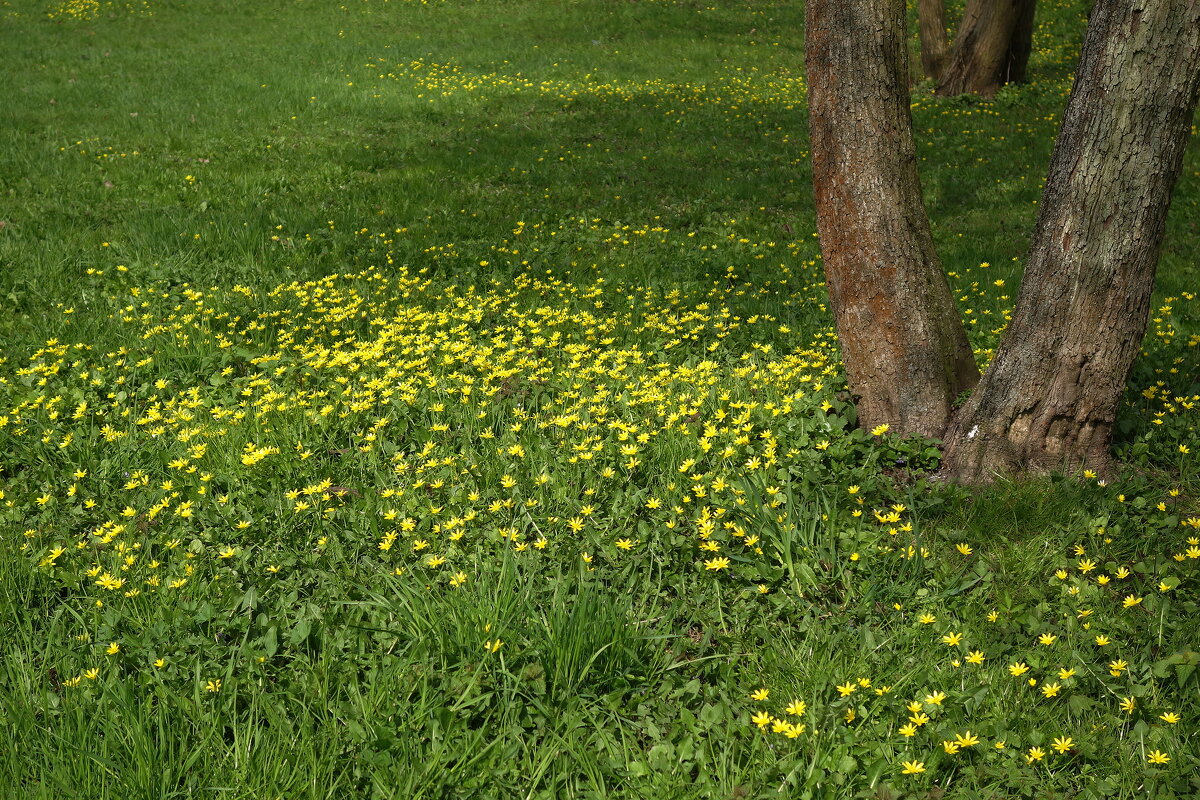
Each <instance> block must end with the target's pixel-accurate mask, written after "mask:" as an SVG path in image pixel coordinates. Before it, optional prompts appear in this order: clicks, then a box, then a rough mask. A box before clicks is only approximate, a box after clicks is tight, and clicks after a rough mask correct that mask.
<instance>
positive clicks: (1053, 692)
mask: <svg viewBox="0 0 1200 800" xmlns="http://www.w3.org/2000/svg"><path fill="white" fill-rule="evenodd" d="M1060 689H1062V686H1061V685H1059V684H1057V683H1047V684H1044V685H1043V686H1042V694H1043V695H1045V696H1046V697H1047V698H1049V697H1056V696H1058V692H1059V690H1060Z"/></svg>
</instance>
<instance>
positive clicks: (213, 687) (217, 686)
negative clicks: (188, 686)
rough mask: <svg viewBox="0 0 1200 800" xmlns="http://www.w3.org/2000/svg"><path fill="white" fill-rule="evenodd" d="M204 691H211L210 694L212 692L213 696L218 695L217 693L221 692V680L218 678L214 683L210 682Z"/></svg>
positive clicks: (205, 685)
mask: <svg viewBox="0 0 1200 800" xmlns="http://www.w3.org/2000/svg"><path fill="white" fill-rule="evenodd" d="M204 689H205V691H209V692H212V693H213V694H216V693H217V692H219V691H221V679H220V678H217V679H216V680H214V681H208V682H207V683H205V684H204Z"/></svg>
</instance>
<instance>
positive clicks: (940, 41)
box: [917, 0, 950, 81]
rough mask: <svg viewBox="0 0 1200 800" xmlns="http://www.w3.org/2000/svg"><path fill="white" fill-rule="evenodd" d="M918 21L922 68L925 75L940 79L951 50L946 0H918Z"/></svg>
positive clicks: (932, 78)
mask: <svg viewBox="0 0 1200 800" xmlns="http://www.w3.org/2000/svg"><path fill="white" fill-rule="evenodd" d="M917 22H918V23H919V28H918V30H919V31H920V39H921V69H922V70H923V71H924V72H925V77H926V78H929V79H931V80H935V81H936V80H939V79H940V78H941V77H942V69H943V67H944V66H945V63H946V55H947V54H948V52H949V50H950V42H949V40H948V39H947V38H946V2H945V0H918V1H917Z"/></svg>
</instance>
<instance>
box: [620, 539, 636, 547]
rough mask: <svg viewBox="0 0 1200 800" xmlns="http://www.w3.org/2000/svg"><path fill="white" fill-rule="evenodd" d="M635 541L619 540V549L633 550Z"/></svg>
mask: <svg viewBox="0 0 1200 800" xmlns="http://www.w3.org/2000/svg"><path fill="white" fill-rule="evenodd" d="M633 545H634V541H633V540H632V539H617V547H619V548H621V549H622V550H631V549H633Z"/></svg>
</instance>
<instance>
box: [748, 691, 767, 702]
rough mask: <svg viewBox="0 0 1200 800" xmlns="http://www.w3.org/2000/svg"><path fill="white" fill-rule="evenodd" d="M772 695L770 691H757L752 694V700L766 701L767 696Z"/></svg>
mask: <svg viewBox="0 0 1200 800" xmlns="http://www.w3.org/2000/svg"><path fill="white" fill-rule="evenodd" d="M770 693H771V690H770V689H755V690H754V691H753V692H751V693H750V699H751V700H766V699H767V695H769V694H770Z"/></svg>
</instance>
